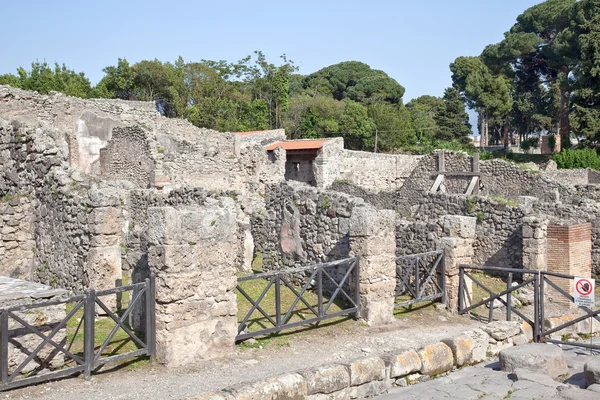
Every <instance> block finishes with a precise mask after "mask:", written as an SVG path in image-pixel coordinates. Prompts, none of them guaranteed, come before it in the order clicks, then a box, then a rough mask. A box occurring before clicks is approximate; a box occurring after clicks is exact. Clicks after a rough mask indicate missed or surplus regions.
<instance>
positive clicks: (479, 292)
mask: <svg viewBox="0 0 600 400" xmlns="http://www.w3.org/2000/svg"><path fill="white" fill-rule="evenodd" d="M471 275H473V278H475V279H476V280H477V281H478V282H480V283H481V284H482V285H483V286H485V287H487V288H488V289H490V290H491V291H492V292H493V293H500V292H502V291H504V290H506V282H505V281H504V280H503V279H501V278H498V277H495V276H491V275H488V274H484V273H481V272H475V271H473V272H471ZM467 279H469V278H468V277H467V276H465V280H467ZM472 285H473V286H472V287H473V298H472V301H471V304H476V303H479V302H480V301H481V300H483V299H487V298H488V297H490V294H489V293H488V292H487V291H485V290H483V289H482V288H481V287H480V286H479V285H477V284H476V283H475V282H473V283H472ZM471 313H472V314H474V315H484V316H487V313H488V309H487V307H486V306H485V304H484V305H482V306H479V307H477V308H475V309H474V310H472V311H471Z"/></svg>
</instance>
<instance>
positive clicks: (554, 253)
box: [547, 222, 592, 304]
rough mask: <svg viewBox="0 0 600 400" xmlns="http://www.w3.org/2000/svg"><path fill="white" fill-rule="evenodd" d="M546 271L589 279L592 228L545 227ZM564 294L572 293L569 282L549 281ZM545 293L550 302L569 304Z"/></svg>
mask: <svg viewBox="0 0 600 400" xmlns="http://www.w3.org/2000/svg"><path fill="white" fill-rule="evenodd" d="M547 238H548V271H549V272H556V273H559V274H565V275H573V276H581V277H586V278H589V277H590V276H591V272H592V224H591V223H589V222H587V223H584V224H577V225H570V226H561V225H550V226H548V236H547ZM552 281H553V282H554V283H556V284H557V286H559V287H560V288H561V289H563V290H564V291H565V292H567V293H569V294H572V293H573V280H572V279H565V278H552ZM555 292H556V291H550V290H549V291H548V295H549V296H550V298H551V299H553V301H554V302H557V303H562V304H572V303H571V302H570V301H569V300H568V299H567V298H566V297H564V296H562V295H560V294H559V293H555Z"/></svg>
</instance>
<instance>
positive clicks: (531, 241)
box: [522, 216, 548, 271]
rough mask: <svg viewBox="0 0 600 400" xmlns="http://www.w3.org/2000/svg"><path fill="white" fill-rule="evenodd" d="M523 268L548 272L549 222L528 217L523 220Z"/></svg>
mask: <svg viewBox="0 0 600 400" xmlns="http://www.w3.org/2000/svg"><path fill="white" fill-rule="evenodd" d="M522 229H523V268H524V269H533V270H536V271H546V270H547V268H548V265H547V264H548V259H547V251H548V246H547V235H548V220H547V219H545V218H540V217H535V216H528V217H525V218H523V228H522Z"/></svg>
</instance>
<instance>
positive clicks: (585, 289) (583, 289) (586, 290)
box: [575, 279, 592, 296]
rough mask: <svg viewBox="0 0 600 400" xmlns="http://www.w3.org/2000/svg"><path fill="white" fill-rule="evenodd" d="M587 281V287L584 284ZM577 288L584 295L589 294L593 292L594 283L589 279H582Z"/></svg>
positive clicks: (576, 285)
mask: <svg viewBox="0 0 600 400" xmlns="http://www.w3.org/2000/svg"><path fill="white" fill-rule="evenodd" d="M584 283H587V287H586V286H584V285H583V284H584ZM575 290H577V293H579V294H580V295H582V296H589V295H590V294H591V293H592V283H591V282H590V281H588V280H587V279H580V280H578V281H577V283H576V284H575Z"/></svg>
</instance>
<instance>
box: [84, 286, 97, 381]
mask: <svg viewBox="0 0 600 400" xmlns="http://www.w3.org/2000/svg"><path fill="white" fill-rule="evenodd" d="M84 301H85V305H84V314H83V318H85V319H84V325H83V353H84V359H85V379H90V378H91V376H92V371H93V370H94V342H95V340H94V333H95V328H94V325H95V322H96V291H95V290H94V289H90V290H89V291H87V292H86V294H85V300H84Z"/></svg>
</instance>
